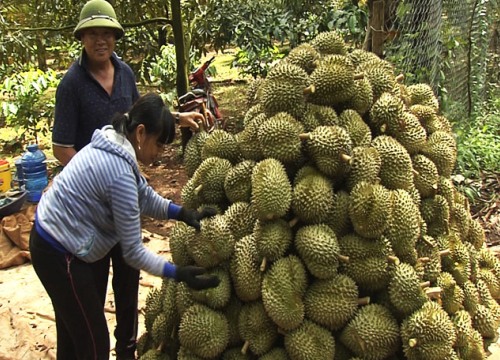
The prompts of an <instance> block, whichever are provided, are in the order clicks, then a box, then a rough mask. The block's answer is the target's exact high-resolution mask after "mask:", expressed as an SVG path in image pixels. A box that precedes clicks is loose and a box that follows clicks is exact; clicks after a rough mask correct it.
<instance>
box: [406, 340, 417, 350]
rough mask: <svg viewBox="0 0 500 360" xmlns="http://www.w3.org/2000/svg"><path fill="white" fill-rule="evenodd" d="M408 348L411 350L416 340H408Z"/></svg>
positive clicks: (415, 344)
mask: <svg viewBox="0 0 500 360" xmlns="http://www.w3.org/2000/svg"><path fill="white" fill-rule="evenodd" d="M408 346H410V347H411V348H412V347H415V346H417V339H410V340H408Z"/></svg>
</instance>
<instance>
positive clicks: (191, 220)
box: [177, 206, 217, 230]
mask: <svg viewBox="0 0 500 360" xmlns="http://www.w3.org/2000/svg"><path fill="white" fill-rule="evenodd" d="M215 214H217V210H215V209H214V208H211V207H207V208H203V210H201V211H196V210H190V209H186V208H185V207H184V206H183V207H182V208H181V210H180V211H179V215H178V216H177V220H180V221H183V222H185V223H186V224H188V225H189V226H192V227H194V228H195V229H196V230H200V220H201V219H204V218H206V217H210V216H214V215H215Z"/></svg>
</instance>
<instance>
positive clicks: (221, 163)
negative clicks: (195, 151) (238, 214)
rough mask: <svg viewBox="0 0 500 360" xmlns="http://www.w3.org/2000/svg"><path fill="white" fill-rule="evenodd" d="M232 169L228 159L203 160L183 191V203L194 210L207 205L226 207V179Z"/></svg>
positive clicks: (213, 158) (212, 158)
mask: <svg viewBox="0 0 500 360" xmlns="http://www.w3.org/2000/svg"><path fill="white" fill-rule="evenodd" d="M231 168H232V164H231V162H230V161H229V160H227V159H222V158H219V157H210V158H207V159H205V160H203V161H202V163H201V164H200V166H199V167H198V168H197V169H196V171H195V173H194V175H193V177H192V178H190V179H189V180H188V183H187V184H186V186H185V187H184V188H183V189H182V192H181V198H182V200H183V203H185V204H188V205H187V206H188V207H192V208H197V207H198V206H200V205H201V204H205V203H206V204H216V205H220V206H224V205H225V204H226V203H227V198H226V193H225V191H224V179H225V178H226V175H227V173H228V171H229V170H230V169H231Z"/></svg>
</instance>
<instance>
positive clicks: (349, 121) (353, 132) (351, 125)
mask: <svg viewBox="0 0 500 360" xmlns="http://www.w3.org/2000/svg"><path fill="white" fill-rule="evenodd" d="M338 125H340V126H342V127H343V128H345V129H346V130H347V132H348V133H349V137H350V138H351V140H352V146H354V147H356V146H370V143H371V141H372V133H371V130H370V127H369V126H368V125H367V124H366V123H365V122H364V121H363V118H362V117H361V115H360V114H359V113H358V112H357V111H355V110H352V109H346V110H344V111H342V112H341V113H340V115H339V119H338Z"/></svg>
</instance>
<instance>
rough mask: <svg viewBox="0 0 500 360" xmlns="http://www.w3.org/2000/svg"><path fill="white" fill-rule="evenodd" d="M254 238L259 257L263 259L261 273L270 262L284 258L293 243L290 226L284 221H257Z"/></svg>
mask: <svg viewBox="0 0 500 360" xmlns="http://www.w3.org/2000/svg"><path fill="white" fill-rule="evenodd" d="M253 236H254V237H255V241H256V247H257V254H258V257H259V258H261V259H262V263H261V265H260V270H261V271H265V269H266V268H267V266H268V263H269V262H273V261H276V260H278V259H279V258H281V257H283V256H284V255H285V252H286V251H287V250H288V248H289V247H290V245H291V244H292V242H293V233H292V229H291V227H290V224H289V223H288V222H286V221H285V220H283V219H276V220H270V221H259V220H257V222H256V223H255V227H254V232H253Z"/></svg>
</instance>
